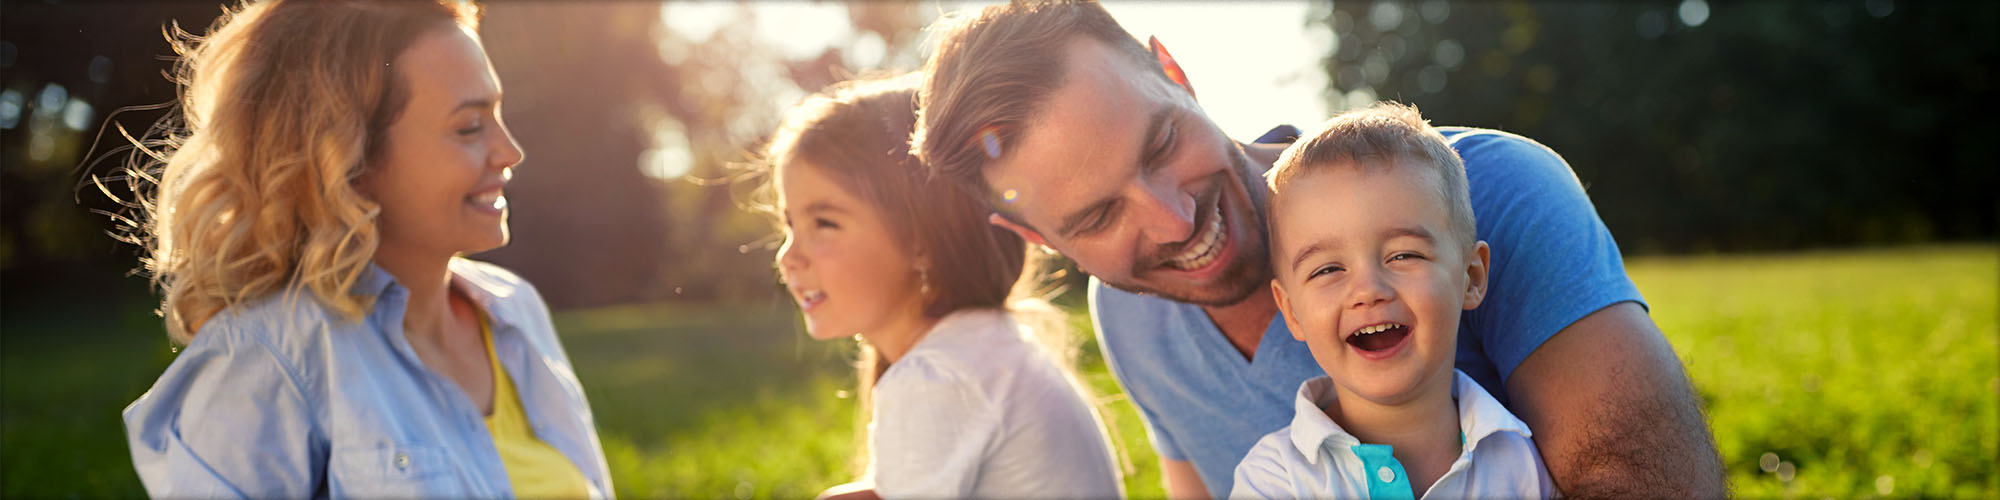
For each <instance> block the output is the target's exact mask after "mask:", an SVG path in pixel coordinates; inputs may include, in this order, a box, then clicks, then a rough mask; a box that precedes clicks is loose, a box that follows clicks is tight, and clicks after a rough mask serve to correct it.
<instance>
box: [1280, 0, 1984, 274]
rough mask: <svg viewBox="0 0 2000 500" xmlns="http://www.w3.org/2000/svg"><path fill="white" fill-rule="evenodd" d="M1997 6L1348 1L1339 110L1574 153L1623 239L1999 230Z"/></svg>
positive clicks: (1642, 242) (1337, 54) (1707, 241)
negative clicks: (1372, 106) (1387, 113)
mask: <svg viewBox="0 0 2000 500" xmlns="http://www.w3.org/2000/svg"><path fill="white" fill-rule="evenodd" d="M1993 19H2000V5H1997V4H1991V3H1956V2H1953V3H1912V2H1900V3H1898V2H1893V1H1891V0H1867V1H1861V0H1834V1H1823V2H1749V3H1734V2H1731V3H1717V4H1709V3H1707V2H1705V1H1703V0H1678V1H1676V0H1666V1H1641V2H1612V3H1585V2H1548V3H1528V2H1522V1H1501V2H1485V1H1481V2H1446V1H1443V0H1423V1H1401V0H1379V1H1372V2H1338V3H1335V4H1333V5H1332V7H1331V8H1329V9H1325V10H1322V11H1321V15H1320V16H1319V22H1320V23H1322V24H1323V25H1324V26H1326V27H1328V28H1329V29H1331V30H1332V31H1333V32H1334V34H1335V36H1336V37H1337V40H1338V41H1337V42H1336V49H1335V50H1334V51H1333V53H1332V54H1328V55H1327V57H1326V70H1327V74H1328V76H1329V78H1328V80H1329V82H1332V85H1331V88H1329V89H1328V98H1329V99H1330V100H1331V101H1332V102H1333V103H1334V104H1335V106H1334V107H1336V108H1339V107H1352V106H1358V105H1365V104H1366V103H1367V102H1369V101H1372V100H1374V99H1377V98H1382V99H1395V100H1399V101H1403V102H1407V103H1412V104H1416V105H1418V106H1420V107H1421V108H1423V110H1424V112H1425V115H1426V116H1427V117H1429V118H1431V120H1432V123H1436V124H1441V125H1447V124H1448V125H1471V126H1483V127H1493V128H1499V129H1503V130H1507V131H1510V132H1515V133H1519V134H1522V135H1525V136H1528V137H1530V138H1533V139H1536V140H1538V141H1541V142H1542V143H1544V144H1547V145H1549V146H1550V147H1552V148H1554V149H1555V150H1556V151H1557V152H1560V153H1562V154H1563V155H1564V156H1565V158H1567V159H1568V160H1569V161H1570V163H1571V165H1572V166H1573V167H1575V169H1576V171H1577V174H1578V176H1579V177H1580V178H1581V179H1582V180H1583V181H1584V183H1585V185H1586V186H1587V187H1588V188H1589V189H1590V191H1591V194H1592V198H1593V199H1594V200H1595V201H1596V203H1597V206H1598V211H1599V213H1601V214H1602V215H1603V217H1604V219H1605V222H1606V224H1608V225H1609V226H1610V227H1611V228H1612V230H1613V232H1614V233H1615V234H1617V235H1618V238H1619V240H1620V241H1621V242H1622V243H1624V244H1625V249H1626V250H1627V251H1639V252H1657V251H1714V250H1745V249H1774V248H1792V247H1802V246H1826V245H1850V244H1887V243H1905V242H1917V241H1930V240H1935V239H1947V240H1963V239H1990V238H1992V237H1994V235H1995V230H1996V227H1995V219H1996V216H2000V205H1996V204H1995V202H1994V198H1993V197H1992V194H1991V191H1992V189H1993V188H1994V187H1996V185H1995V180H1996V175H1995V173H1994V169H1993V168H1992V167H1991V166H1990V164H1991V162H1990V160H1987V159H1986V157H1987V155H1986V154H1985V153H1984V152H1982V151H1980V150H1979V149H1978V148H1979V146H1978V145H1979V144H1981V143H1982V142H1983V139H1984V138H1986V137H1989V136H1991V135H1992V133H1993V132H1995V131H1996V126H1995V125H1994V124H1993V123H1992V122H1991V121H1990V120H1988V119H1986V117H1984V116H1981V115H1980V114H1979V113H1978V111H1976V110H1989V109H2000V107H1996V104H2000V103H1996V94H1995V92H1994V84H1995V82H1994V81H1993V78H1994V77H1995V76H1996V75H1994V74H1993V73H1992V68H1994V67H1996V66H1995V63H1996V62H2000V60H1996V59H2000V57H1996V55H2000V31H1996V30H1993V29H1992V20H1993Z"/></svg>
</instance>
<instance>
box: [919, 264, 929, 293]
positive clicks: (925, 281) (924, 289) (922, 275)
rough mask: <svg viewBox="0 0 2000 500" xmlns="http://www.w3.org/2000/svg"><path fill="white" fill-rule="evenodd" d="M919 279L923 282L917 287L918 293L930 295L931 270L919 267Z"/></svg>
mask: <svg viewBox="0 0 2000 500" xmlns="http://www.w3.org/2000/svg"><path fill="white" fill-rule="evenodd" d="M917 281H918V282H920V283H921V284H922V285H921V286H920V287H919V288H917V293H918V294H920V295H924V296H929V295H930V294H931V270H930V269H926V268H921V267H919V268H917Z"/></svg>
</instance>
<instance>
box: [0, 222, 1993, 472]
mask: <svg viewBox="0 0 2000 500" xmlns="http://www.w3.org/2000/svg"><path fill="white" fill-rule="evenodd" d="M1628 268H1629V270H1630V272H1631V275H1632V278H1633V280H1634V281H1635V282H1637V283H1638V285H1639V287H1640V289H1641V291H1642V292H1644V293H1645V295H1646V298H1647V300H1648V301H1649V302H1650V303H1651V305H1652V314H1653V317H1654V319H1655V321H1657V322H1658V323H1659V324H1660V327H1661V329H1662V330H1664V331H1665V332H1667V337H1668V340H1669V341H1671V342H1672V344H1673V345H1674V347H1675V349H1676V350H1677V351H1678V352H1679V353H1680V355H1681V359H1682V361H1684V362H1685V363H1686V364H1687V366H1688V371H1689V374H1690V375H1691V376H1692V377H1693V378H1694V381H1695V386H1696V389H1697V391H1699V393H1700V395H1701V397H1702V399H1703V401H1704V402H1705V403H1706V404H1707V410H1708V416H1709V418H1710V422H1711V424H1712V425H1713V428H1714V430H1715V435H1716V439H1717V441H1718V443H1719V446H1720V448H1721V451H1722V454H1723V458H1724V461H1725V464H1726V465H1727V467H1728V468H1729V474H1730V480H1731V486H1732V487H1733V488H1734V490H1735V492H1736V494H1737V495H1738V496H1742V497H1753V498H1785V497H1795V498H1821V497H1834V498H1851V497H1864V496H1874V495H1884V496H1896V497H1910V496H1924V497H1959V498H1995V497H2000V472H1996V470H2000V464H1996V460H2000V459H1996V457H2000V414H1996V407H2000V362H1996V359H2000V321H1996V314H1997V313H2000V297H1996V295H1997V294H1996V290H2000V248H1996V247H1993V246H1972V247H1939V248H1906V249H1894V250H1868V251H1843V252H1824V253H1805V254H1786V255H1763V256H1723V257H1701V258H1646V259H1634V260H1633V261H1631V262H1629V263H1628ZM6 299H7V302H6V308H7V309H6V313H5V314H4V315H0V358H4V359H0V361H4V363H0V451H4V453H0V496H5V497H20V496H29V497H107V496H111V497H131V496H138V495H141V494H143V491H142V490H141V489H140V488H139V484H138V480H137V477H136V476H135V475H134V474H133V472H132V470H131V464H130V458H129V456H128V455H127V452H126V449H125V443H124V435H123V429H122V427H121V424H120V423H119V420H118V411H119V410H120V409H121V408H123V407H124V405H125V404H127V403H129V402H130V401H131V400H132V399H133V398H135V397H137V396H138V395H139V393H140V392H142V391H144V390H145V388H146V387H147V386H148V385H150V383H151V381H152V378H153V377H155V376H157V375H158V373H159V372H160V370H161V369H163V368H164V367H165V366H166V363H168V362H170V361H171V360H172V356H173V354H172V353H171V352H170V351H169V350H168V349H167V343H166V341H165V339H164V337H163V336H162V335H160V333H159V327H158V320H157V318H154V317H152V316H150V315H148V314H147V313H146V311H147V310H148V308H149V306H148V305H147V304H146V302H145V299H144V297H143V296H142V295H134V294H129V293H128V294H114V295H113V298H109V299H104V300H96V301H91V300H75V299H63V298H59V297H41V296H38V295H36V294H24V293H18V292H10V295H8V296H7V297H6ZM106 303H116V304H126V306H125V307H122V308H114V309H112V310H99V309H100V308H103V307H105V306H104V305H103V304H106ZM1075 313H1076V314H1074V315H1073V316H1072V317H1071V318H1070V320H1071V324H1072V325H1074V326H1075V327H1076V331H1077V332H1078V334H1079V335H1087V334H1088V332H1089V330H1088V328H1089V322H1088V320H1087V318H1085V317H1084V316H1083V315H1082V314H1081V312H1080V311H1075ZM556 322H557V327H558V329H559V330H560V331H561V332H562V334H563V337H564V342H565V344H566V345H567V346H568V348H569V350H570V355H571V357H572V359H573V360H574V361H575V363H576V367H577V372H578V376H579V377H580V378H581V379H582V380H583V383H584V386H585V389H586V391H588V393H589V395H590V398H591V403H592V407H593V408H594V409H595V412H596V416H597V424H598V429H599V433H600V438H601V439H602V440H603V442H604V447H605V452H606V455H607V456H608V458H609V459H610V461H611V468H612V475H613V478H614V481H615V482H616V483H617V484H616V486H617V489H618V493H619V495H620V496H623V497H627V498H661V497H668V498H717V497H722V498H731V497H734V498H748V497H780V498H789V497H801V496H810V495H812V494H814V493H816V492H818V491H819V490H820V489H822V488H825V487H826V486H829V485H832V484H835V483H839V482H843V481H846V480H848V479H851V478H852V476H853V474H854V472H856V471H855V470H854V469H853V468H852V467H853V465H854V462H853V459H854V445H855V439H856V438H855V429H856V428H855V419H854V416H855V401H854V399H853V398H851V397H848V396H851V394H848V393H850V392H851V391H852V389H853V387H852V385H853V373H852V370H851V369H850V368H848V367H847V365H846V360H847V359H850V358H851V357H852V356H853V346H852V343H851V342H814V341H811V340H808V339H807V338H806V337H805V336H804V335H803V334H801V333H800V330H799V328H798V326H797V320H796V319H794V317H793V313H792V311H791V308H790V307H789V306H786V305H783V304H762V305H754V306H728V307H710V306H693V305H656V306H630V307H616V308H606V309H595V310H585V311H569V312H564V313H559V314H558V315H557V317H556ZM1079 364H1080V369H1079V372H1080V374H1081V375H1082V376H1083V378H1084V379H1085V380H1086V381H1087V382H1088V383H1089V384H1090V385H1091V386H1093V387H1094V388H1095V390H1096V391H1097V393H1098V394H1099V395H1100V400H1101V404H1100V407H1101V408H1103V409H1104V410H1105V419H1106V421H1107V422H1108V423H1109V424H1111V426H1112V427H1113V428H1114V439H1115V440H1116V441H1118V443H1119V448H1121V450H1122V451H1121V454H1122V455H1123V456H1124V457H1125V459H1126V460H1127V462H1128V467H1127V468H1126V470H1127V475H1126V491H1127V492H1128V493H1130V494H1132V495H1133V496H1135V497H1156V496H1159V494H1160V481H1159V476H1158V467H1157V463H1156V458H1155V456H1154V455H1153V453H1152V451H1151V448H1150V447H1149V446H1148V445H1147V443H1146V437H1145V431H1144V430H1143V429H1142V427H1141V425H1140V423H1139V420H1138V417H1137V415H1136V413H1134V412H1133V410H1132V408H1131V405H1130V403H1129V402H1127V401H1125V400H1124V399H1123V397H1122V396H1121V395H1119V393H1118V391H1117V385H1116V383H1115V382H1114V381H1112V380H1111V378H1110V376H1109V375H1108V374H1106V373H1105V371H1104V367H1103V363H1102V361H1101V359H1100V358H1098V357H1097V356H1096V353H1095V346H1094V345H1091V344H1087V343H1086V345H1085V346H1084V351H1083V355H1082V356H1081V359H1079ZM1766 454H1769V455H1771V456H1772V457H1774V461H1775V465H1779V466H1780V467H1775V468H1774V469H1780V471H1789V472H1790V475H1789V476H1786V477H1784V478H1781V477H1780V474H1779V473H1778V472H1767V471H1766V470H1765V469H1764V468H1763V467H1762V465H1763V464H1761V463H1760V461H1761V460H1763V459H1764V457H1765V455H1766ZM1885 478H1886V479H1885ZM1787 479H1788V480H1787Z"/></svg>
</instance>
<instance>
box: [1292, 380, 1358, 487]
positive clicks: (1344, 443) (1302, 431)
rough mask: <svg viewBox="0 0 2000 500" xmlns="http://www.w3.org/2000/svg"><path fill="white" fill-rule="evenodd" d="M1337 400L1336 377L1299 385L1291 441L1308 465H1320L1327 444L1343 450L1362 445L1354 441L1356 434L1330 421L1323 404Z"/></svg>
mask: <svg viewBox="0 0 2000 500" xmlns="http://www.w3.org/2000/svg"><path fill="white" fill-rule="evenodd" d="M1338 397H1339V396H1338V395H1337V394H1336V393H1335V392H1334V389H1333V377H1329V376H1326V375H1320V376H1318V377H1313V378H1311V379H1307V380H1306V381H1305V383H1302V384H1299V392H1298V395H1296V396H1294V397H1293V403H1292V406H1293V412H1292V427H1291V434H1292V435H1291V438H1292V446H1296V447H1298V449H1299V454H1300V455H1304V456H1305V457H1306V462H1307V463H1311V464H1314V465H1318V464H1319V456H1320V452H1319V449H1320V446H1321V445H1324V444H1326V443H1327V442H1328V441H1332V442H1334V444H1338V445H1340V446H1341V447H1342V448H1343V449H1344V448H1346V447H1350V446H1354V445H1357V444H1361V440H1359V439H1355V438H1354V435H1353V434H1349V433H1348V432H1347V430H1346V429H1341V428H1340V424H1337V423H1334V422H1333V419H1332V418H1328V417H1327V416H1326V407H1325V406H1323V405H1321V404H1320V402H1322V401H1324V402H1326V403H1327V404H1329V405H1330V404H1332V403H1333V402H1334V400H1335V399H1338Z"/></svg>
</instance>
